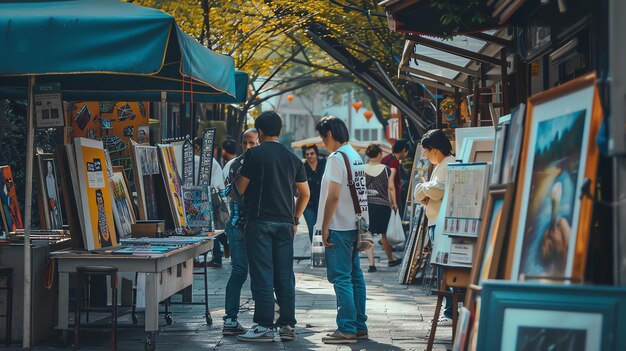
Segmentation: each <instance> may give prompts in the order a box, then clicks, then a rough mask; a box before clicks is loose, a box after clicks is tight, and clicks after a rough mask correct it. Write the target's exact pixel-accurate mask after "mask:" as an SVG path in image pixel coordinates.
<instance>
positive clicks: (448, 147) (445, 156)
mask: <svg viewBox="0 0 626 351" xmlns="http://www.w3.org/2000/svg"><path fill="white" fill-rule="evenodd" d="M421 144H422V148H423V149H424V154H425V156H426V157H427V158H428V161H430V163H432V164H433V165H434V166H435V169H434V170H433V173H432V174H431V176H430V180H428V181H427V180H426V179H424V178H422V182H421V183H420V184H417V185H416V186H415V191H414V196H415V200H416V201H419V202H421V203H422V204H423V205H425V206H426V218H428V235H429V237H430V241H431V243H432V242H434V240H435V239H436V238H435V224H436V222H437V216H439V211H440V209H441V201H442V199H443V193H444V191H445V189H446V175H447V173H448V164H449V163H454V162H455V159H454V156H452V144H451V143H450V140H449V139H448V137H447V136H446V135H445V134H444V133H443V132H442V131H441V130H439V129H432V130H429V131H428V132H426V134H424V135H423V136H422V141H421ZM442 275H443V272H442V270H441V268H438V276H439V279H441V278H442ZM452 308H453V306H452V299H450V298H447V297H446V307H445V308H444V311H443V316H442V317H440V318H439V320H438V321H437V325H452ZM454 308H456V307H454Z"/></svg>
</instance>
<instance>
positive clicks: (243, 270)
mask: <svg viewBox="0 0 626 351" xmlns="http://www.w3.org/2000/svg"><path fill="white" fill-rule="evenodd" d="M242 139H243V142H242V148H243V151H244V152H245V151H246V150H248V149H251V148H253V147H255V146H258V145H259V133H258V132H257V131H256V129H248V130H246V131H245V132H244V133H243V137H242ZM243 158H244V155H243V154H242V155H240V156H238V157H236V158H234V159H232V160H231V161H230V162H229V163H228V164H227V166H228V165H230V166H229V167H228V169H229V174H228V176H227V177H226V182H225V185H226V190H225V191H226V194H227V195H230V198H231V201H230V218H229V219H228V222H226V236H227V237H228V243H229V245H230V254H231V264H232V269H231V272H230V278H228V283H227V284H226V294H225V295H226V298H225V302H224V308H225V310H226V315H225V316H224V328H223V329H222V335H238V334H243V333H245V332H246V329H245V328H244V327H242V326H241V324H239V322H238V321H237V316H238V314H239V302H240V301H239V300H240V298H241V288H242V287H243V284H244V283H245V282H246V279H247V278H248V254H247V253H246V245H245V242H244V238H243V223H245V221H244V217H243V197H242V196H241V195H240V194H239V193H238V192H237V187H236V186H234V184H236V182H237V179H238V178H239V175H240V171H241V166H242V164H243Z"/></svg>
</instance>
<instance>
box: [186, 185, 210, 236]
mask: <svg viewBox="0 0 626 351" xmlns="http://www.w3.org/2000/svg"><path fill="white" fill-rule="evenodd" d="M183 200H184V203H185V215H186V219H187V226H188V227H189V229H192V230H199V231H203V232H211V231H212V228H213V220H212V219H213V218H212V215H213V205H212V204H211V193H210V192H209V187H208V186H206V185H204V186H202V185H201V186H183Z"/></svg>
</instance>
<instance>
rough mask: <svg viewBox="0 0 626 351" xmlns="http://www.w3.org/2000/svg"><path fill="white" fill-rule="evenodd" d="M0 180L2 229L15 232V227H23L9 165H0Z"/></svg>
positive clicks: (6, 231)
mask: <svg viewBox="0 0 626 351" xmlns="http://www.w3.org/2000/svg"><path fill="white" fill-rule="evenodd" d="M0 180H2V184H1V186H2V191H0V202H1V203H2V212H3V213H4V217H5V221H6V225H5V227H4V231H5V233H6V234H8V233H10V232H15V230H16V229H22V228H24V226H23V224H22V213H21V212H20V204H19V202H18V201H17V192H16V190H15V182H13V173H11V166H0Z"/></svg>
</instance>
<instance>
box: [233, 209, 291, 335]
mask: <svg viewBox="0 0 626 351" xmlns="http://www.w3.org/2000/svg"><path fill="white" fill-rule="evenodd" d="M244 240H245V242H246V251H247V252H248V262H249V269H250V290H251V291H252V298H253V299H254V318H253V321H254V323H255V324H258V325H260V326H262V327H267V328H269V327H274V293H276V302H277V303H278V306H279V307H280V317H279V318H278V321H277V322H276V325H277V326H283V325H290V326H295V324H296V311H295V304H296V287H295V285H296V280H295V276H294V274H293V223H289V222H273V221H261V220H250V221H248V223H246V228H245V235H244Z"/></svg>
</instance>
